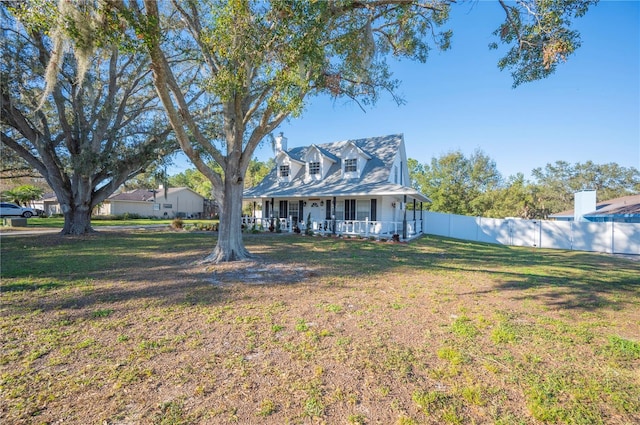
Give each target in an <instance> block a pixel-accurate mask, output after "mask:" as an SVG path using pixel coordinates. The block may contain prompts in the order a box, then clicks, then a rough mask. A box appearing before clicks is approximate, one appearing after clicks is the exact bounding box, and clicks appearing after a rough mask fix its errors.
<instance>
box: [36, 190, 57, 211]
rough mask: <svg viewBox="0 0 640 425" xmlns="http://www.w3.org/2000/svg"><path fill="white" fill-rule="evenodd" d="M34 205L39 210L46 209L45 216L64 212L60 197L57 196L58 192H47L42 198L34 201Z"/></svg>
mask: <svg viewBox="0 0 640 425" xmlns="http://www.w3.org/2000/svg"><path fill="white" fill-rule="evenodd" d="M33 207H34V208H35V209H37V210H40V211H44V214H43V215H44V216H51V215H54V214H62V210H60V204H59V203H58V198H56V194H55V193H53V192H49V193H45V194H44V195H42V198H40V199H38V200H37V201H33Z"/></svg>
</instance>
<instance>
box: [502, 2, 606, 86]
mask: <svg viewBox="0 0 640 425" xmlns="http://www.w3.org/2000/svg"><path fill="white" fill-rule="evenodd" d="M597 2H598V1H597V0H564V1H537V0H525V1H522V2H515V3H510V2H509V3H508V2H500V4H501V5H502V7H503V9H504V12H505V15H506V19H505V21H504V22H503V23H502V24H501V25H500V26H499V27H498V29H496V30H495V32H494V35H496V36H498V37H499V39H500V41H501V42H502V43H504V44H506V45H508V46H511V48H510V49H509V51H508V52H507V54H506V55H505V56H504V57H503V58H502V59H500V61H499V62H498V66H499V67H500V69H511V70H512V73H511V75H512V76H513V86H514V87H516V86H518V85H520V84H522V83H526V82H530V81H535V80H540V79H542V78H546V77H548V76H549V75H551V74H553V72H555V70H556V68H557V65H558V63H561V62H564V61H566V60H567V58H568V57H569V56H570V55H571V54H573V53H574V52H575V50H576V49H577V48H578V47H580V34H579V33H578V32H577V31H576V30H572V29H570V27H571V22H572V21H573V20H574V19H575V18H579V17H581V16H583V15H584V14H585V13H586V12H587V10H588V9H589V7H590V6H592V5H594V4H596V3H597ZM490 47H491V48H497V47H498V45H497V43H491V44H490Z"/></svg>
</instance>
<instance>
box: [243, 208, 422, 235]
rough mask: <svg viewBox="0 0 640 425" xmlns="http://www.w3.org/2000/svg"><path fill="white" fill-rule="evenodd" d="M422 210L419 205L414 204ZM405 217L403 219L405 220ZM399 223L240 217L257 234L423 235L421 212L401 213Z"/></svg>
mask: <svg viewBox="0 0 640 425" xmlns="http://www.w3.org/2000/svg"><path fill="white" fill-rule="evenodd" d="M415 206H416V207H418V208H422V203H420V204H419V206H418V205H415ZM405 216H406V218H405ZM402 217H403V219H402V220H369V218H368V217H365V219H364V220H344V219H336V218H329V219H314V218H312V217H307V220H298V218H297V217H294V216H292V215H290V216H289V217H286V218H284V217H273V216H272V217H268V218H263V217H261V216H259V215H253V216H249V215H245V216H243V217H242V224H243V227H244V229H247V230H251V231H259V232H280V233H304V234H314V235H318V234H319V235H323V236H329V235H332V236H351V237H360V238H367V239H369V238H375V239H394V238H395V239H398V240H411V239H414V238H416V237H418V236H420V235H421V234H423V233H424V214H423V210H422V209H418V210H416V209H413V210H408V211H406V215H405V214H402Z"/></svg>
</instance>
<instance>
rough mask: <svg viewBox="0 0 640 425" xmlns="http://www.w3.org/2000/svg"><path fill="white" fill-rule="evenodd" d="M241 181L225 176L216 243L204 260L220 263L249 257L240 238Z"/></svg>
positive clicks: (242, 188) (242, 187)
mask: <svg viewBox="0 0 640 425" xmlns="http://www.w3.org/2000/svg"><path fill="white" fill-rule="evenodd" d="M230 180H235V181H230ZM238 180H240V181H238ZM242 183H243V182H242V180H241V179H237V178H236V179H233V178H231V179H230V178H225V181H224V184H225V190H224V197H223V199H222V205H221V206H220V224H219V226H218V243H217V244H216V247H215V248H214V250H213V252H212V253H211V254H210V255H209V256H208V257H207V258H205V259H204V262H214V263H222V262H226V261H240V260H245V259H247V258H250V257H251V255H250V254H249V251H247V249H246V248H245V247H244V242H243V240H242V191H243V190H244V186H243V184H242Z"/></svg>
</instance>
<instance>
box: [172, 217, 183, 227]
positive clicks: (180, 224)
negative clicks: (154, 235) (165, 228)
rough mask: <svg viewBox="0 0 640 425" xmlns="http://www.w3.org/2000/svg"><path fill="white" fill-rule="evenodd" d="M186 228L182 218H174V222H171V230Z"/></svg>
mask: <svg viewBox="0 0 640 425" xmlns="http://www.w3.org/2000/svg"><path fill="white" fill-rule="evenodd" d="M183 227H184V221H182V219H181V218H174V219H173V221H172V222H171V228H172V229H176V230H179V229H182V228H183Z"/></svg>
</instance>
